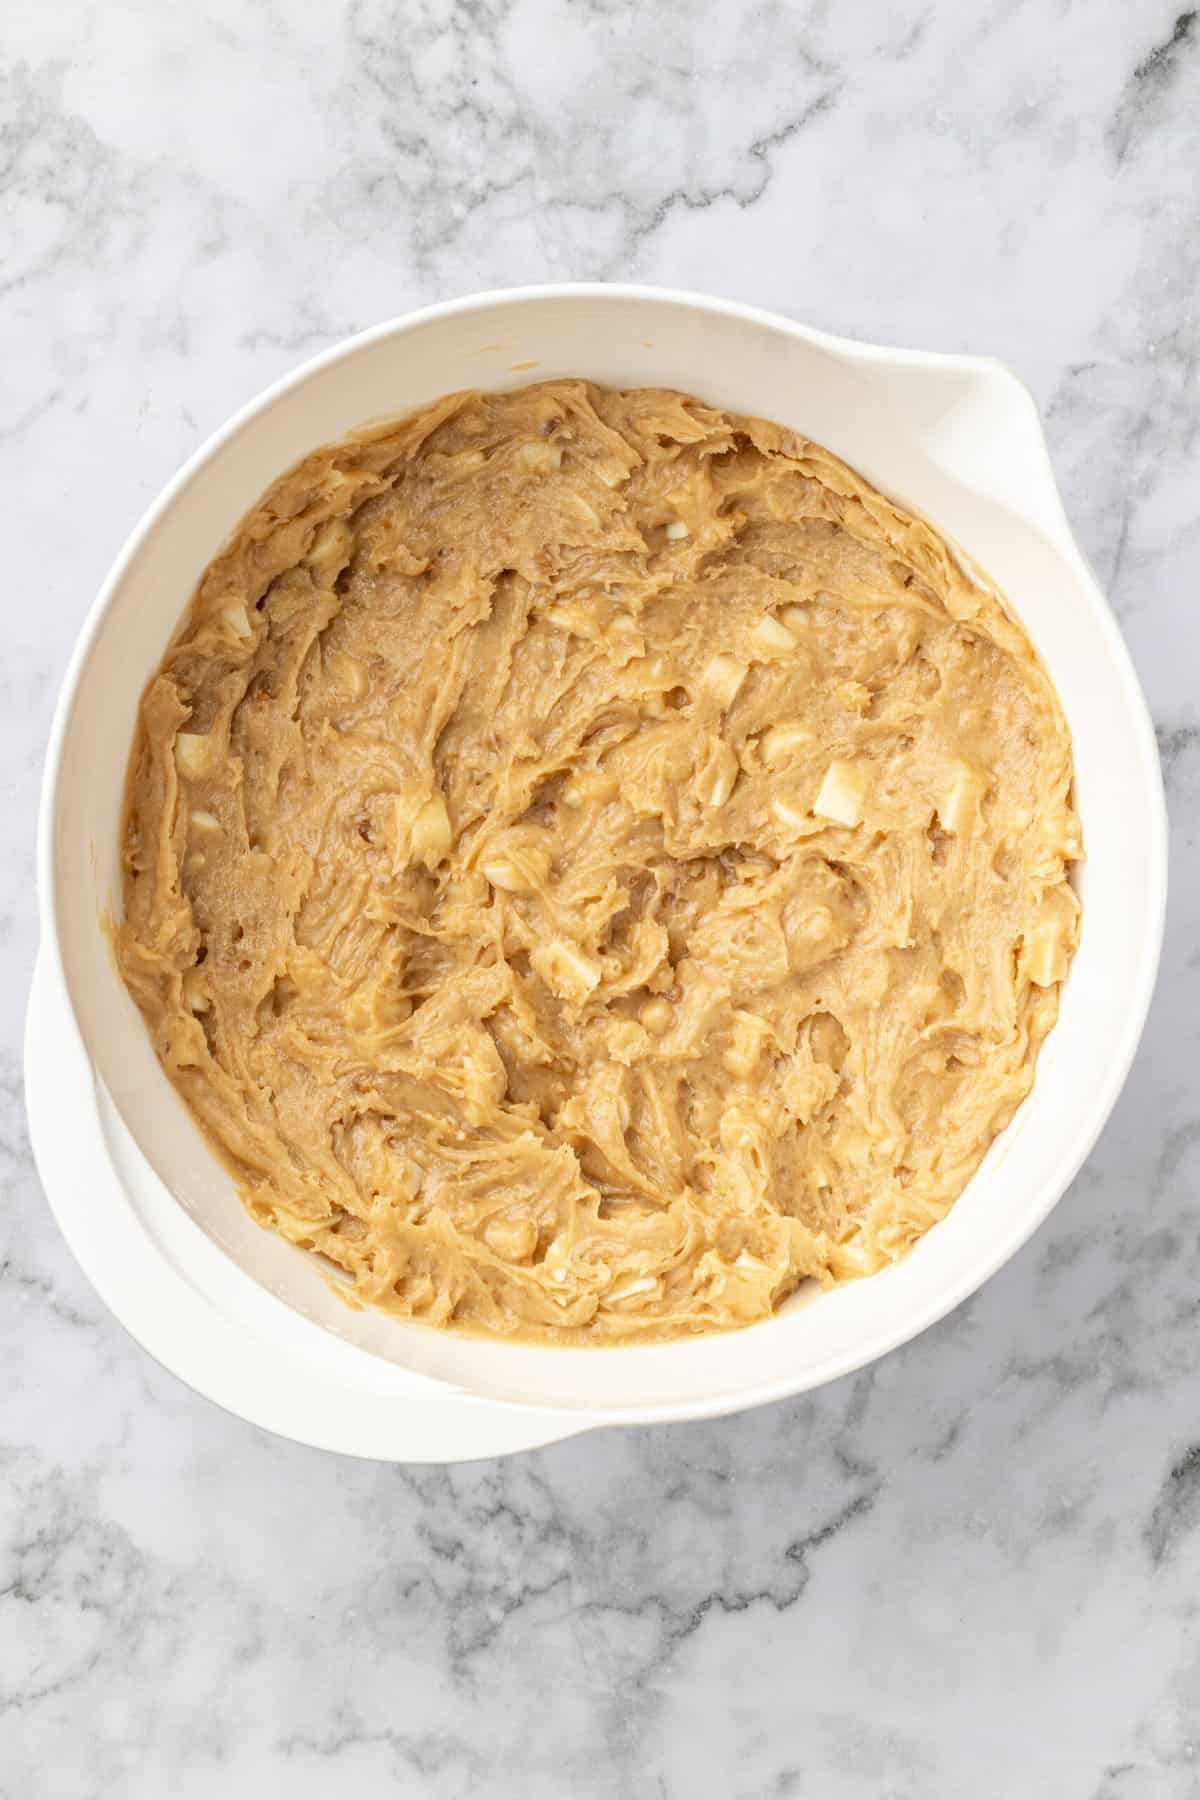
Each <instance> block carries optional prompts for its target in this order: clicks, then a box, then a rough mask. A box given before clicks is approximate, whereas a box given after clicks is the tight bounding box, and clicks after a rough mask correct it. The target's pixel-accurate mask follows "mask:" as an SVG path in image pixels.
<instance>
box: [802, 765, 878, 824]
mask: <svg viewBox="0 0 1200 1800" xmlns="http://www.w3.org/2000/svg"><path fill="white" fill-rule="evenodd" d="M866 791H867V775H866V770H865V769H863V768H861V767H859V766H857V765H856V764H854V763H847V762H837V761H835V762H831V763H830V765H829V767H828V768H827V769H826V771H825V779H824V780H823V781H822V783H821V791H820V792H819V794H818V795H817V797H816V799H815V800H814V801H813V811H814V812H815V813H816V814H818V816H819V817H820V818H822V819H832V820H833V822H834V824H836V825H857V824H858V823H859V822H860V820H861V819H862V802H863V795H864V794H865V793H866Z"/></svg>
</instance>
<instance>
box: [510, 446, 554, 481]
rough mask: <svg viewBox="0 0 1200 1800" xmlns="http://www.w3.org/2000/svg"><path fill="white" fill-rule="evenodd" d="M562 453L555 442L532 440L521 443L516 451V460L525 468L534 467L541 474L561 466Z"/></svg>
mask: <svg viewBox="0 0 1200 1800" xmlns="http://www.w3.org/2000/svg"><path fill="white" fill-rule="evenodd" d="M562 458H563V453H562V450H561V449H560V448H559V446H558V445H557V444H547V443H544V442H534V443H530V444H522V445H521V447H520V449H519V450H518V451H517V461H518V462H519V463H521V464H522V466H523V467H524V468H526V469H536V470H537V471H538V472H539V473H541V474H546V473H548V472H549V471H550V470H551V469H559V468H561V467H562Z"/></svg>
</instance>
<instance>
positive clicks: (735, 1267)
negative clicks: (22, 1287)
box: [118, 381, 1080, 1343]
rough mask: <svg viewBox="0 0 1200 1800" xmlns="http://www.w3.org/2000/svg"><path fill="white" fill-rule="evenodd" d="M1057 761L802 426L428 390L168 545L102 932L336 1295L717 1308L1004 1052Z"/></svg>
mask: <svg viewBox="0 0 1200 1800" xmlns="http://www.w3.org/2000/svg"><path fill="white" fill-rule="evenodd" d="M1018 598H1019V597H1018ZM1070 791H1071V751H1070V741H1069V738H1068V734H1067V730H1066V727H1065V724H1064V721H1063V718H1062V715H1061V713H1060V710H1059V707H1058V704H1057V701H1056V698H1055V695H1054V693H1053V690H1052V688H1051V686H1050V683H1049V681H1048V678H1047V677H1046V675H1045V673H1044V671H1043V670H1042V668H1041V666H1040V664H1039V662H1038V661H1037V659H1036V657H1035V656H1034V653H1033V651H1032V649H1031V647H1030V645H1029V642H1028V640H1027V639H1026V637H1025V635H1024V633H1023V632H1022V631H1021V630H1020V628H1019V627H1018V626H1017V625H1016V624H1015V623H1014V622H1013V620H1012V619H1011V618H1010V617H1008V616H1007V614H1006V613H1005V611H1004V610H1003V609H1002V607H1001V605H1000V604H999V603H998V601H997V600H996V599H995V598H994V597H992V596H990V595H989V594H988V593H986V592H985V591H984V590H983V589H982V588H981V587H979V586H977V585H975V584H974V583H973V582H972V581H971V580H969V579H968V578H967V576H966V575H965V574H964V573H963V571H962V569H961V568H960V566H959V565H958V563H957V562H956V561H955V559H954V558H953V557H952V555H951V554H950V552H949V551H948V549H947V548H946V546H945V544H944V543H943V542H942V540H941V539H940V538H939V537H938V536H937V535H936V534H935V533H934V532H933V531H932V530H930V529H929V528H928V527H927V526H926V525H924V524H922V523H920V522H919V521H917V520H914V519H913V518H911V517H910V516H908V515H907V514H905V513H904V512H902V511H900V510H898V509H897V508H896V507H895V506H893V505H891V504H890V503H889V502H888V501H886V500H885V499H883V498H882V497H881V496H880V495H879V494H878V493H877V492H875V491H874V490H873V489H872V488H870V487H869V486H867V485H866V484H865V483H864V482H863V481H862V480H860V479H859V478H858V477H857V476H856V475H855V474H853V473H852V472H851V471H850V470H849V469H847V468H846V467H845V465H844V464H842V463H840V462H838V461H837V460H836V459H835V458H834V457H832V456H831V455H829V454H828V452H826V451H824V450H822V449H821V448H819V447H818V446H816V445H814V444H811V443H808V442H806V441H805V440H804V439H802V438H800V437H798V436H797V435H796V434H795V433H793V432H790V431H787V430H784V429H783V428H781V427H779V426H776V425H771V424H767V423H764V422H762V421H760V420H755V419H748V418H741V417H736V416H732V415H727V414H724V413H721V412H716V411H713V410H711V409H709V408H708V407H706V406H704V405H702V404H700V403H699V402H698V401H696V400H694V399H690V398H687V397H685V396H683V395H680V394H676V393H670V392H664V391H653V390H639V391H635V392H630V393H617V392H613V391H609V390H603V389H598V388H596V387H594V386H592V385H590V384H588V383H585V382H582V381H558V382H551V383H543V384H539V385H537V386H533V387H528V388H525V389H522V390H520V391H518V392H515V393H509V394H502V395H496V394H486V395H481V394H466V395H459V396H453V397H449V398H447V399H445V400H443V401H440V402H439V403H437V404H436V405H435V406H433V407H431V408H429V409H428V410H427V411H426V412H424V413H423V414H422V415H421V416H419V417H417V418H414V419H412V420H409V421H406V422H405V423H403V424H399V425H394V426H391V427H389V428H387V429H385V430H381V431H376V432H375V433H373V434H363V435H360V436H357V437H355V438H352V439H350V440H348V441H346V442H344V443H342V444H340V445H337V446H333V447H329V448H326V449H324V450H321V451H319V452H317V453H315V454H314V455H312V456H310V457H308V458H307V459H306V460H305V461H304V462H303V463H302V464H301V465H300V466H299V467H298V468H296V469H295V470H293V471H292V472H291V473H290V474H288V475H287V476H285V477H284V478H283V479H282V480H281V481H279V482H278V483H277V484H276V485H275V487H274V488H272V490H271V491H270V492H269V493H268V494H267V495H266V496H265V497H264V499H263V500H262V502H261V503H260V504H259V505H258V506H257V507H256V509H255V510H254V511H253V512H252V513H251V514H250V515H249V517H248V518H247V519H246V521H245V522H244V523H243V525H242V526H241V527H240V529H239V531H238V532H237V533H236V535H235V537H234V538H233V540H232V541H231V543H230V544H229V546H228V547H227V548H226V549H225V550H224V551H223V552H222V553H221V554H220V555H219V556H218V557H217V558H216V559H215V561H214V562H213V563H212V564H211V565H210V567H209V569H208V570H207V572H206V574H205V576H204V578H203V580H202V582H201V584H200V587H199V589H198V591H197V594H196V597H195V599H194V601H193V604H192V607H191V609H190V612H189V614H188V617H187V619H186V620H185V622H184V624H183V626H182V628H181V630H180V633H179V635H178V636H177V639H176V641H175V642H174V644H173V646H172V647H171V649H170V650H169V652H168V654H167V656H166V658H165V660H164V662H163V665H162V668H161V670H160V672H159V674H158V675H157V676H156V677H155V679H154V681H153V682H152V683H151V685H150V687H149V689H148V690H147V693H146V697H145V700H144V702H143V707H142V713H141V718H140V721H139V725H138V731H137V737H136V742H135V745H134V751H133V758H132V763H131V769H130V783H129V794H128V806H127V818H126V842H125V846H124V858H125V869H126V882H125V908H126V916H125V921H124V923H123V925H122V926H121V928H120V931H119V935H118V949H119V956H120V962H121V967H122V970H123V973H124V976H125V979H126V981H127V983H128V985H129V987H130V989H131V991H132V992H133V995H134V997H135V999H136V1000H137V1003H138V1005H139V1006H140V1007H141V1009H142V1012H143V1014H144V1015H145V1018H146V1021H147V1025H148V1027H149V1029H150V1031H151V1033H152V1035H153V1039H154V1043H155V1046H156V1049H157V1052H158V1054H159V1056H160V1058H161V1060H162V1062H163V1064H164V1066H165V1068H166V1070H167V1073H168V1074H169V1076H170V1078H171V1080H172V1081H173V1082H174V1083H175V1085H176V1086H177V1088H178V1089H179V1090H180V1092H181V1093H182V1095H183V1097H184V1099H185V1100H186V1102H187V1104H188V1105H189V1107H190V1108H191V1109H192V1111H193V1113H194V1114H195V1116H196V1117H197V1119H198V1120H199V1121H200V1123H201V1125H202V1126H203V1128H204V1130H205V1132H206V1133H207V1135H208V1137H209V1139H210V1140H211V1141H212V1143H213V1144H214V1145H215V1146H216V1148H217V1149H218V1150H219V1152H220V1154H221V1155H222V1157H223V1158H224V1160H225V1161H226V1163H227V1164H228V1166H229V1167H230V1168H231V1169H232V1170H233V1171H234V1173H235V1175H236V1177H237V1180H238V1182H239V1185H240V1187H241V1191H242V1193H243V1195H244V1198H245V1201H246V1204H247V1206H248V1207H249V1208H250V1209H251V1211H252V1212H253V1213H254V1215H255V1216H256V1217H257V1218H258V1219H259V1220H260V1221H261V1222H262V1223H263V1224H265V1225H271V1226H273V1227H274V1228H275V1229H277V1230H278V1231H280V1232H282V1233H283V1234H284V1236H285V1237H287V1238H289V1239H290V1240H291V1241H292V1242H294V1243H296V1244H299V1245H301V1246H303V1247H304V1248H306V1249H310V1250H315V1251H319V1252H320V1253H322V1255H323V1256H324V1257H326V1258H328V1259H330V1260H331V1261H332V1262H333V1263H335V1264H336V1265H338V1268H339V1269H340V1270H342V1271H345V1274H346V1276H348V1277H349V1278H350V1279H349V1282H348V1283H347V1285H346V1288H345V1292H346V1294H347V1297H348V1298H349V1299H350V1300H351V1301H352V1302H358V1303H373V1304H376V1305H380V1306H384V1307H388V1308H391V1309H392V1310H394V1311H396V1312H398V1313H401V1314H404V1315H407V1316H411V1317H413V1318H417V1319H421V1320H425V1321H428V1322H430V1323H433V1324H437V1325H448V1326H454V1327H456V1328H463V1329H474V1330H484V1331H490V1332H495V1333H500V1334H505V1335H516V1336H524V1337H533V1338H539V1337H540V1338H543V1339H549V1340H556V1341H560V1342H562V1341H580V1342H589V1343H590V1342H600V1341H610V1340H614V1339H628V1338H633V1337H637V1336H639V1335H641V1336H646V1335H652V1336H669V1335H672V1334H677V1333H682V1332H695V1331H701V1330H709V1329H715V1328H720V1327H726V1326H734V1325H742V1324H746V1323H748V1322H750V1321H752V1320H755V1319H759V1318H762V1317H763V1316H765V1315H766V1314H768V1313H769V1312H770V1311H771V1310H772V1308H774V1307H775V1306H776V1305H778V1303H779V1302H780V1301H781V1300H782V1299H783V1298H784V1297H785V1296H787V1295H788V1294H789V1293H790V1292H791V1291H792V1290H793V1289H794V1288H795V1287H796V1286H797V1285H798V1284H799V1283H800V1282H801V1281H803V1280H804V1279H805V1278H807V1277H815V1278H816V1279H817V1280H818V1281H820V1282H822V1283H825V1284H832V1283H835V1282H839V1281H843V1280H846V1279H849V1278H851V1277H855V1276H860V1275H865V1274H868V1273H870V1272H871V1271H873V1270H876V1269H878V1268H880V1267H882V1266H883V1265H885V1264H886V1263H888V1262H890V1261H892V1260H894V1259H895V1258H897V1257H900V1256H902V1255H903V1254H904V1253H905V1252H906V1251H907V1250H908V1249H909V1247H910V1246H911V1245H912V1244H913V1243H914V1241H915V1240H916V1239H917V1238H919V1237H920V1235H921V1234H922V1233H923V1232H924V1231H926V1230H927V1229H928V1227H929V1226H930V1225H932V1224H933V1223H934V1222H935V1221H936V1220H938V1219H940V1218H941V1217H942V1216H943V1215H944V1214H945V1213H946V1212H947V1210H948V1209H949V1207H950V1206H951V1205H952V1204H953V1202H954V1200H955V1198H956V1197H957V1195H958V1194H959V1193H960V1192H961V1190H962V1188H963V1186H964V1184H965V1183H966V1181H967V1180H968V1178H969V1177H970V1175H971V1173H972V1172H973V1170H974V1169H975V1167H976V1166H977V1164H978V1163H979V1161H980V1158H981V1157H982V1155H983V1153H984V1151H985V1150H986V1149H987V1147H988V1144H989V1143H990V1142H991V1140H992V1138H993V1136H994V1135H995V1134H996V1132H997V1131H999V1130H1000V1129H1001V1128H1002V1127H1003V1126H1004V1125H1005V1124H1006V1123H1007V1121H1008V1120H1009V1118H1010V1117H1011V1116H1012V1114H1013V1112H1014V1110H1015V1108H1016V1107H1017V1106H1018V1104H1019V1103H1020V1101H1021V1100H1022V1098H1023V1097H1024V1095H1025V1094H1026V1093H1027V1091H1028V1089H1029V1087H1030V1084H1031V1082H1032V1080H1033V1074H1034V1064H1035V1060H1036V1057H1037V1052H1038V1048H1039V1046H1040V1044H1041V1042H1042V1040H1043V1038H1044V1037H1045V1035H1046V1033H1047V1031H1048V1030H1049V1029H1050V1027H1051V1026H1052V1024H1053V1022H1054V1019H1055V1016H1056V1012H1057V1006H1058V988H1057V984H1058V982H1059V981H1060V980H1061V979H1062V977H1063V976H1064V975H1065V973H1066V970H1067V965H1068V962H1069V959H1070V955H1071V952H1072V950H1073V948H1074V944H1075V940H1076V933H1077V912H1078V908H1077V904H1076V901H1075V898H1074V895H1073V893H1072V890H1071V888H1070V886H1069V885H1068V883H1067V879H1066V877H1067V870H1068V865H1069V863H1070V861H1071V860H1072V859H1073V858H1075V857H1076V856H1077V855H1078V854H1079V849H1080V845H1079V832H1078V825H1077V821H1076V817H1075V814H1074V812H1073V810H1072V805H1071V797H1070Z"/></svg>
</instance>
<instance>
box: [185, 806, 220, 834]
mask: <svg viewBox="0 0 1200 1800" xmlns="http://www.w3.org/2000/svg"><path fill="white" fill-rule="evenodd" d="M190 822H191V826H192V830H193V831H220V829H221V821H220V819H218V817H217V815H216V813H210V812H206V811H205V810H204V808H203V807H202V806H198V807H197V808H196V810H195V812H193V813H192V815H191V821H190Z"/></svg>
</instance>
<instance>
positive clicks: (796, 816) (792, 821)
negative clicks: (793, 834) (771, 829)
mask: <svg viewBox="0 0 1200 1800" xmlns="http://www.w3.org/2000/svg"><path fill="white" fill-rule="evenodd" d="M771 811H772V813H773V814H774V816H775V818H776V819H777V820H778V822H779V824H780V825H783V826H784V827H786V829H787V830H788V831H804V830H805V829H806V828H807V827H808V826H809V825H810V824H811V820H810V819H809V816H808V814H807V813H806V812H805V811H804V808H803V807H801V806H796V805H795V804H794V802H792V801H791V800H785V799H784V798H783V796H782V795H781V794H776V795H775V797H774V799H773V800H772V801H771Z"/></svg>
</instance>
